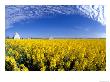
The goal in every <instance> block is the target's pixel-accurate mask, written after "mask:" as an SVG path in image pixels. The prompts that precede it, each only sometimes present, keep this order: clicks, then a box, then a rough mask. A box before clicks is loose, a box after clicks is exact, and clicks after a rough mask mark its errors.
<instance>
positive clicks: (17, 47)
mask: <svg viewBox="0 0 110 82" xmlns="http://www.w3.org/2000/svg"><path fill="white" fill-rule="evenodd" d="M105 44H106V40H105V39H52V40H42V39H38V40H37V39H21V40H13V39H6V59H5V63H6V66H5V69H6V70H7V71H28V70H29V71H64V70H65V71H105V70H106V46H105Z"/></svg>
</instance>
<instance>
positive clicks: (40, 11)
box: [6, 5, 105, 29]
mask: <svg viewBox="0 0 110 82" xmlns="http://www.w3.org/2000/svg"><path fill="white" fill-rule="evenodd" d="M49 14H53V15H56V14H81V15H84V16H86V17H89V18H91V19H93V20H96V21H98V22H100V23H101V24H102V25H105V16H104V6H101V5H96V6H92V5H77V6H72V5H66V6H64V5H53V6H52V5H36V6H35V5H32V6H28V5H27V6H6V29H7V28H9V27H11V26H12V25H13V24H14V23H16V22H19V21H22V20H26V19H29V18H40V17H43V16H45V15H49Z"/></svg>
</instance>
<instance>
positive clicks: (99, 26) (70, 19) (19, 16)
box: [5, 6, 106, 38]
mask: <svg viewBox="0 0 110 82" xmlns="http://www.w3.org/2000/svg"><path fill="white" fill-rule="evenodd" d="M25 8H26V6H25ZM36 8H37V9H36ZM41 8H42V9H43V10H42V9H41ZM50 8H51V9H50ZM13 9H14V10H13ZM34 9H35V10H34ZM40 9H41V10H40ZM53 9H54V10H53ZM11 10H13V11H11ZM21 10H22V11H21ZM73 10H74V12H73ZM31 11H32V12H31ZM30 12H31V13H30ZM35 12H37V13H36V14H35ZM82 13H83V12H82V11H79V10H78V9H77V8H76V6H63V7H60V6H57V8H56V7H53V6H50V7H48V8H47V7H46V6H45V7H44V6H43V7H39V6H34V7H30V6H28V7H27V9H24V7H22V6H19V7H17V6H14V7H13V6H6V29H5V30H6V36H10V37H12V36H13V35H14V33H15V32H18V33H19V34H20V36H21V37H23V38H27V37H36V38H37V37H41V38H48V37H50V36H51V37H63V38H103V37H105V34H106V27H105V25H104V24H103V23H102V22H101V21H97V20H96V18H95V19H93V18H94V17H95V16H92V17H90V16H88V14H84V13H83V14H82ZM10 16H11V17H10ZM96 17H97V16H96ZM12 18H13V19H12ZM97 19H98V18H97ZM100 19H101V18H100Z"/></svg>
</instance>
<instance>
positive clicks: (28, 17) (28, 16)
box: [5, 5, 106, 71]
mask: <svg viewBox="0 0 110 82" xmlns="http://www.w3.org/2000/svg"><path fill="white" fill-rule="evenodd" d="M5 20H6V21H5V26H6V28H5V38H6V39H5V71H106V23H105V15H104V5H6V6H5Z"/></svg>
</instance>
